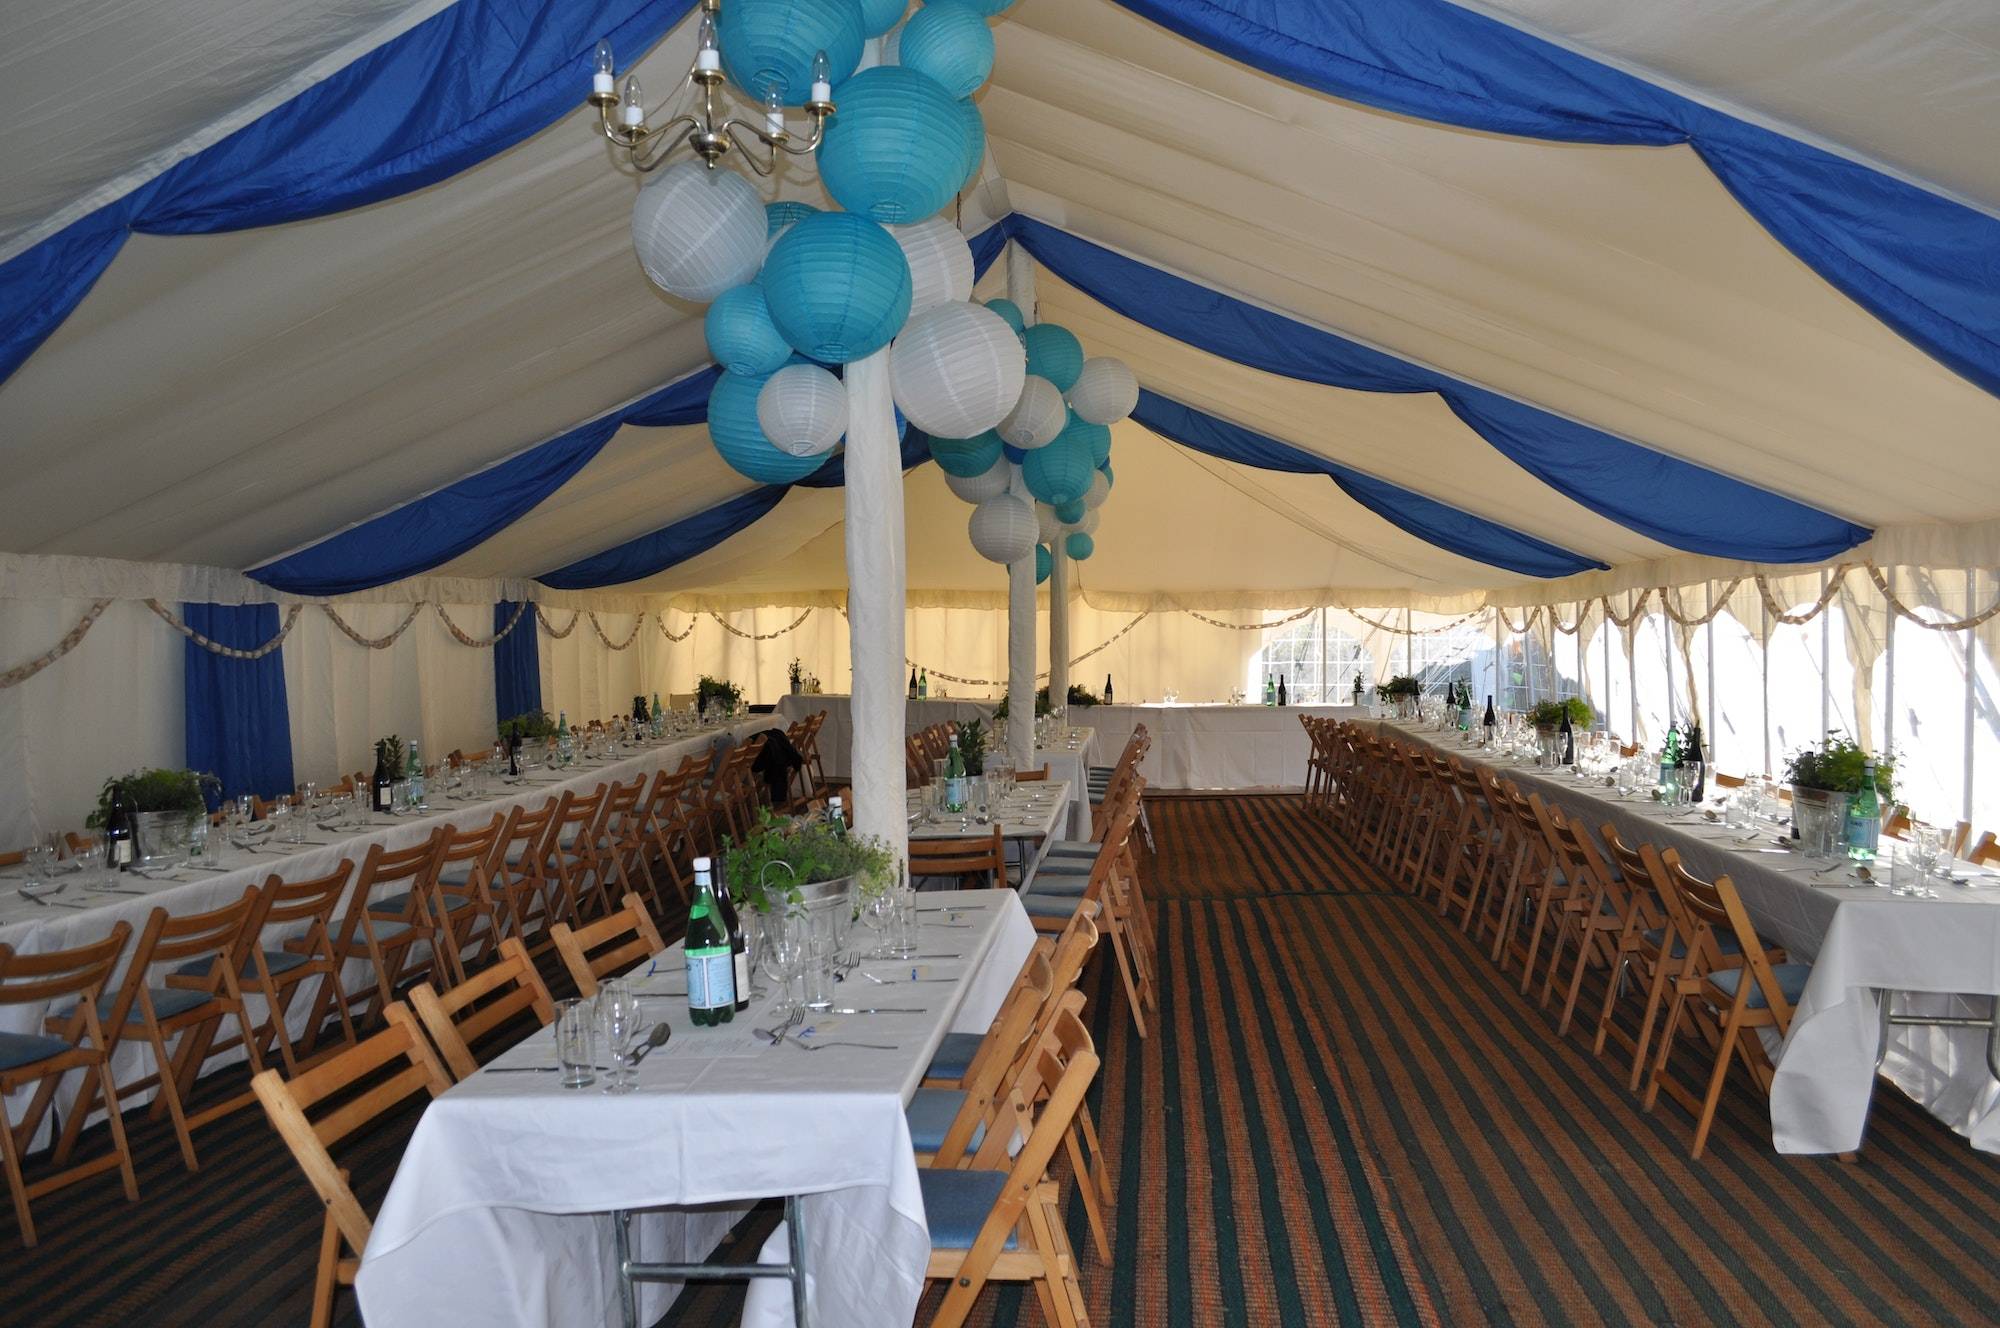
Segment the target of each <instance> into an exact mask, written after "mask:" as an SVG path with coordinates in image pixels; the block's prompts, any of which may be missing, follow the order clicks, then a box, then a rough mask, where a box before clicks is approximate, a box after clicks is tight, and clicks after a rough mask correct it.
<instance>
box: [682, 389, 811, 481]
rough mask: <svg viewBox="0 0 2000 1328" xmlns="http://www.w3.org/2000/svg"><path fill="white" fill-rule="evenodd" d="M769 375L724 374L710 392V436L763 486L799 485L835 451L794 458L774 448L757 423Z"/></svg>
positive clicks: (726, 457)
mask: <svg viewBox="0 0 2000 1328" xmlns="http://www.w3.org/2000/svg"><path fill="white" fill-rule="evenodd" d="M769 378H770V375H769V374H739V373H724V374H723V375H722V376H721V377H720V378H717V379H716V380H715V386H714V387H713V388H711V389H709V393H708V436H709V438H710V439H711V440H713V441H714V443H715V450H716V451H718V452H720V453H722V459H723V460H724V461H727V462H728V463H729V464H730V466H731V467H732V468H733V469H734V470H735V471H736V472H737V473H738V474H740V475H743V476H745V477H746V478H749V479H753V480H756V481H757V482H758V483H759V484H796V483H797V482H798V481H800V480H802V479H804V478H805V477H806V476H808V475H810V474H812V473H813V472H814V471H816V470H818V469H819V468H820V467H821V466H823V465H825V464H826V460H827V458H828V457H830V456H832V455H833V454H832V453H831V452H820V453H816V454H815V455H813V456H804V457H800V456H793V455H792V454H791V453H790V452H787V451H785V450H784V449H782V448H780V447H777V446H774V445H773V444H772V442H771V440H770V439H769V438H766V437H765V436H764V430H763V427H762V426H761V425H759V424H758V423H757V394H758V393H759V392H761V391H763V390H764V383H765V382H766V380H768V379H769Z"/></svg>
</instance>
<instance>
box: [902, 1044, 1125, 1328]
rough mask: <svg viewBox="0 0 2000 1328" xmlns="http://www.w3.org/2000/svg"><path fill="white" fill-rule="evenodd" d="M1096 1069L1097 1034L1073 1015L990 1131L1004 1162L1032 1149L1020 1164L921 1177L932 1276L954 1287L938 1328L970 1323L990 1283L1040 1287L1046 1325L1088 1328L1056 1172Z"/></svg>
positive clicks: (990, 1142) (1032, 1062) (990, 1143)
mask: <svg viewBox="0 0 2000 1328" xmlns="http://www.w3.org/2000/svg"><path fill="white" fill-rule="evenodd" d="M1097 1067H1098V1058H1097V1052H1096V1049H1095V1048H1094V1047H1092V1046H1091V1043H1090V1034H1089V1032H1088V1031H1087V1030H1086V1029H1085V1028H1084V1027H1083V1024H1082V1022H1081V1021H1080V1020H1078V1019H1077V1018H1076V1016H1075V1015H1074V1014H1071V1013H1068V1012H1065V1013H1064V1015H1063V1016H1062V1017H1061V1018H1060V1019H1059V1020H1058V1021H1057V1027H1056V1028H1055V1029H1052V1030H1051V1035H1050V1036H1049V1037H1047V1038H1044V1039H1043V1041H1042V1044H1041V1045H1039V1046H1037V1048H1036V1050H1035V1053H1034V1054H1033V1055H1032V1056H1031V1057H1030V1058H1029V1064H1028V1066H1027V1068H1026V1069H1025V1070H1024V1071H1023V1073H1022V1074H1021V1077H1020V1079H1019V1080H1017V1081H1016V1084H1015V1086H1014V1090H1013V1092H1012V1093H1010V1094H1009V1102H1008V1108H1009V1110H1008V1112H1007V1113H1005V1114H1003V1115H1002V1116H1001V1118H1000V1121H999V1122H998V1124H997V1125H996V1127H995V1128H991V1129H988V1130H987V1132H986V1147H995V1146H997V1148H998V1150H999V1152H1000V1157H1001V1159H1002V1160H1004V1157H1005V1150H1006V1148H1007V1146H1008V1144H1009V1142H1010V1141H1011V1140H1012V1138H1013V1137H1014V1136H1015V1135H1017V1134H1018V1135H1019V1137H1021V1138H1022V1139H1024V1140H1025V1141H1026V1142H1025V1143H1023V1144H1022V1146H1021V1149H1020V1151H1019V1152H1018V1153H1017V1154H1015V1156H1014V1159H1013V1162H1012V1164H1011V1165H1009V1166H1007V1167H1006V1169H1005V1170H1002V1169H999V1168H998V1167H981V1166H978V1165H976V1164H975V1166H974V1167H972V1168H968V1169H965V1170H947V1169H943V1168H937V1167H931V1168H926V1169H924V1170H922V1171H920V1172H918V1177H919V1180H920V1183H921V1184H922V1187H923V1196H924V1212H925V1215H926V1219H927V1222H928V1225H929V1227H930V1237H931V1259H930V1266H929V1268H928V1269H927V1270H926V1275H927V1276H928V1277H930V1278H932V1279H935V1280H939V1281H945V1282H948V1283H950V1289H949V1290H948V1291H946V1292H945V1296H944V1300H943V1302H942V1303H941V1304H940V1305H939V1307H938V1311H937V1314H936V1316H935V1317H934V1318H933V1319H932V1320H931V1323H932V1325H933V1328H958V1325H960V1324H963V1323H964V1322H965V1320H966V1317H967V1316H968V1315H969V1314H970V1313H971V1312H972V1307H973V1306H974V1304H976V1303H977V1302H978V1299H979V1295H980V1293H981V1292H982V1291H984V1290H985V1288H986V1284H987V1283H988V1282H991V1281H1007V1282H1023V1281H1025V1282H1030V1283H1032V1284H1033V1285H1034V1288H1035V1294H1036V1297H1037V1298H1038V1299H1039V1300H1040V1301H1041V1306H1042V1312H1043V1314H1044V1316H1045V1317H1046V1318H1047V1320H1048V1322H1050V1323H1051V1324H1054V1325H1057V1328H1085V1326H1086V1325H1087V1324H1088V1323H1089V1314H1088V1311H1087V1310H1086V1309H1085V1307H1084V1300H1083V1288H1082V1287H1081V1286H1080V1285H1079V1283H1078V1281H1077V1273H1076V1256H1075V1255H1074V1254H1073V1253H1072V1252H1071V1250H1070V1247H1069V1237H1068V1234H1067V1232H1066V1231H1065V1229H1064V1224H1063V1215H1062V1207H1061V1203H1062V1201H1061V1191H1060V1190H1059V1188H1058V1187H1057V1186H1056V1184H1055V1183H1054V1182H1053V1181H1051V1180H1049V1178H1048V1167H1049V1163H1050V1162H1051V1161H1052V1160H1053V1159H1054V1157H1055V1152H1056V1149H1057V1148H1058V1147H1060V1146H1061V1145H1062V1141H1063V1136H1064V1133H1065V1132H1066V1131H1067V1130H1068V1128H1069V1124H1070V1121H1071V1120H1072V1119H1073V1118H1074V1117H1075V1115H1076V1110H1077V1108H1078V1107H1079V1106H1080V1105H1081V1104H1082V1102H1083V1098H1084V1094H1085V1093H1086V1092H1087V1091H1088V1090H1089V1088H1090V1082H1091V1080H1092V1079H1093V1078H1094V1077H1095V1076H1096V1074H1097ZM1038 1107H1039V1110H1037V1108H1038ZM984 1151H985V1149H984V1148H982V1153H983V1152H984Z"/></svg>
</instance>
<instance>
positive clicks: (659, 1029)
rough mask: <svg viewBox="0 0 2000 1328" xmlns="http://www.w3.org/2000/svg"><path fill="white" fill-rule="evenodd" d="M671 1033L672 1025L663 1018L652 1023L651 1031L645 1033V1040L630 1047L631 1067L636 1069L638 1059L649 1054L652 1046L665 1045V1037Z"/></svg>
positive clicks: (672, 1032) (641, 1059)
mask: <svg viewBox="0 0 2000 1328" xmlns="http://www.w3.org/2000/svg"><path fill="white" fill-rule="evenodd" d="M673 1035H674V1030H673V1028H672V1026H671V1025H669V1024H667V1023H666V1022H665V1021H664V1020H662V1021H661V1022H659V1023H657V1024H654V1025H653V1031H652V1032H650V1033H648V1034H647V1035H646V1040H645V1041H644V1042H641V1043H640V1044H639V1045H638V1046H636V1047H634V1048H633V1049H632V1065H633V1067H634V1068H635V1069H636V1068H637V1067H638V1064H639V1062H640V1061H643V1060H645V1059H646V1057H647V1056H649V1055H651V1054H652V1051H653V1048H655V1047H664V1046H666V1045H667V1039H668V1038H670V1037H672V1036H673Z"/></svg>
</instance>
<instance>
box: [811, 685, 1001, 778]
mask: <svg viewBox="0 0 2000 1328" xmlns="http://www.w3.org/2000/svg"><path fill="white" fill-rule="evenodd" d="M852 702H853V698H852V697H849V696H847V695H845V694H843V693H838V692H823V693H820V694H818V695H808V694H805V693H798V694H788V695H785V696H781V697H779V698H778V708H777V714H778V717H779V718H780V719H781V720H783V721H784V722H785V723H787V724H791V723H794V722H796V721H798V720H801V719H804V718H805V717H806V716H807V715H816V714H818V713H820V712H821V711H822V710H823V711H825V712H826V724H825V725H824V726H823V727H822V728H821V729H820V731H819V763H820V766H821V768H822V769H824V770H825V771H826V773H827V774H828V775H847V774H851V773H852V772H853V769H854V765H853V762H852V760H851V759H850V757H851V754H852V750H853V746H854V721H853V719H852V718H851V712H850V707H851V705H852ZM999 704H1000V703H999V702H998V701H972V700H959V699H956V698H950V699H935V698H934V699H929V700H923V701H908V702H905V703H904V724H905V728H904V730H903V731H904V732H905V733H915V732H916V731H917V730H919V729H925V728H929V727H930V726H931V725H933V724H943V723H946V722H950V723H953V724H963V723H964V722H965V721H967V720H968V719H976V720H979V721H980V722H981V723H982V724H984V725H985V726H986V732H987V734H988V738H987V744H986V745H987V748H988V750H992V749H993V747H994V746H995V744H994V742H993V740H992V737H991V735H992V732H993V711H994V710H995V709H996V708H997V707H998V706H999Z"/></svg>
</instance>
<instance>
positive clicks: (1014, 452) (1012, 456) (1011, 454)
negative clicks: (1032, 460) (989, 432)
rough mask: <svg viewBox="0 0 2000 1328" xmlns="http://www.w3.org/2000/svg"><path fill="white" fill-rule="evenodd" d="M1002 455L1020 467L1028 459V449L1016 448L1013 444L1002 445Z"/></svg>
mask: <svg viewBox="0 0 2000 1328" xmlns="http://www.w3.org/2000/svg"><path fill="white" fill-rule="evenodd" d="M1000 455H1002V456H1004V457H1006V458H1007V459H1008V460H1009V461H1011V462H1013V463H1014V464H1015V465H1017V466H1018V465H1020V464H1021V463H1022V462H1023V461H1026V460H1027V459H1028V449H1026V448H1025V447H1016V446H1014V445H1013V444H1012V443H1002V444H1000Z"/></svg>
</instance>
